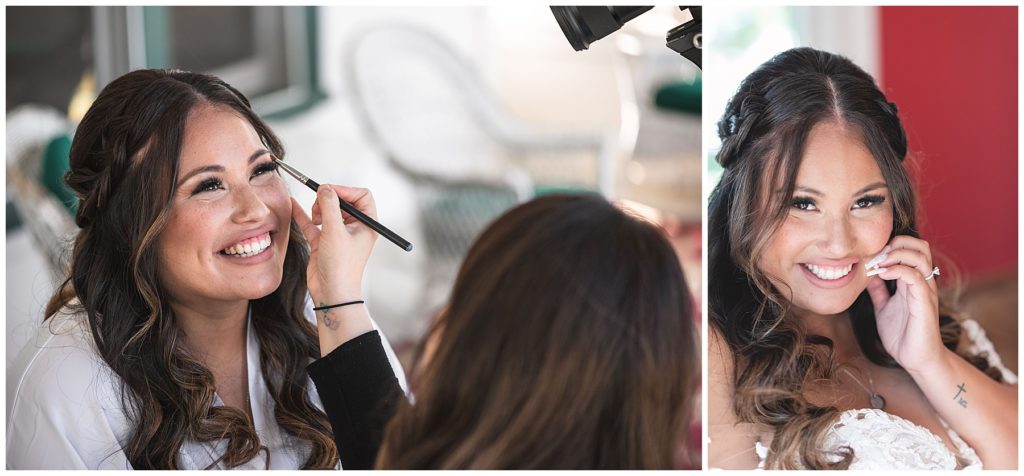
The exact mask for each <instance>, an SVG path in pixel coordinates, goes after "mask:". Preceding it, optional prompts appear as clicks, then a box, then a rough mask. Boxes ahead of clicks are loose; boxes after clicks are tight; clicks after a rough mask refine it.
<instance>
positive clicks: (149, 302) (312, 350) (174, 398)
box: [46, 70, 338, 469]
mask: <svg viewBox="0 0 1024 476" xmlns="http://www.w3.org/2000/svg"><path fill="white" fill-rule="evenodd" d="M201 104H218V105H223V106H226V107H230V108H231V109H233V110H234V111H236V112H237V113H238V114H239V115H240V116H241V117H243V118H245V119H247V120H248V121H249V123H250V124H251V125H252V126H253V128H254V129H255V130H256V132H257V133H258V134H259V137H260V138H261V140H262V141H263V143H264V145H266V147H267V148H268V150H270V151H271V152H272V153H273V154H274V155H275V156H276V157H284V148H283V147H282V145H281V142H280V141H279V140H278V138H277V137H276V136H275V135H274V133H273V132H272V131H271V130H270V128H269V127H267V125H266V124H265V123H264V122H263V121H262V120H261V119H260V118H259V117H258V116H257V115H256V114H255V113H254V112H253V111H252V109H251V107H250V104H249V101H248V99H246V98H245V96H243V95H242V94H241V93H239V92H238V91H237V90H235V89H234V88H232V87H231V86H230V85H228V84H226V83H224V82H223V81H221V80H220V79H218V78H216V77H213V76H209V75H203V74H195V73H188V72H183V71H173V70H139V71H133V72H131V73H128V74H125V75H124V76H121V77H120V78H118V79H116V80H114V81H113V82H111V83H110V84H109V85H108V86H107V87H105V88H104V89H103V91H102V92H101V93H100V94H99V97H97V98H96V101H95V103H94V104H93V105H92V107H91V108H90V109H89V111H88V112H87V113H86V115H85V117H84V118H83V119H82V122H81V124H79V126H78V130H77V131H76V133H75V137H74V140H73V141H72V145H71V170H70V172H68V174H67V175H66V180H67V183H68V184H69V185H70V186H71V188H72V189H73V190H74V191H75V193H76V194H77V195H78V197H79V199H80V204H79V207H78V211H77V213H76V215H75V223H76V224H77V225H78V226H79V227H80V228H81V230H80V231H79V233H78V235H77V236H76V238H75V241H74V247H73V250H72V254H71V258H70V262H69V271H68V277H67V279H66V280H65V281H64V282H63V283H62V284H61V286H60V287H59V289H58V290H57V292H56V293H55V294H54V296H53V297H52V298H51V299H50V302H49V303H48V304H47V307H46V316H47V318H50V317H52V316H53V315H54V314H56V313H57V312H59V311H60V310H61V309H62V308H65V307H67V308H69V310H70V311H73V312H84V313H85V314H86V315H87V316H88V322H89V328H90V330H91V333H92V337H93V339H94V340H95V342H96V347H97V349H98V350H99V354H100V356H101V357H102V358H103V360H104V361H105V362H106V363H107V365H109V366H110V368H111V369H113V371H114V373H116V374H117V375H118V376H119V377H120V378H121V381H122V389H121V395H122V397H121V398H122V402H123V404H124V408H125V409H126V412H127V413H128V418H129V421H130V422H131V425H132V426H131V433H130V435H129V436H128V438H127V440H126V441H124V442H123V449H124V453H125V454H126V455H127V458H128V461H129V462H130V463H131V465H132V466H133V467H134V468H135V469H150V468H154V469H155V468H161V469H176V468H178V465H179V461H178V458H177V457H178V453H179V449H180V448H181V445H182V443H183V442H185V441H188V440H191V441H199V442H205V441H215V440H221V439H226V440H227V449H226V452H225V453H224V454H223V455H221V456H220V459H219V460H218V461H216V462H214V464H211V467H212V466H214V465H215V464H216V463H218V462H223V464H225V465H226V466H228V467H234V466H237V465H239V464H242V463H245V462H247V461H249V460H251V459H252V458H254V457H256V456H257V455H258V454H259V453H260V452H261V450H264V451H265V450H266V448H265V447H264V446H263V444H262V443H261V441H260V439H259V437H258V435H257V434H256V430H255V427H254V426H253V422H252V420H251V419H250V418H249V416H248V415H247V414H246V413H244V412H242V411H239V410H237V409H234V408H230V407H214V406H213V398H214V391H215V387H214V380H213V374H212V373H211V372H210V370H209V369H208V368H206V367H205V366H204V365H203V364H202V362H200V361H199V360H197V359H196V358H194V357H193V356H191V355H190V354H189V353H188V352H186V350H185V349H184V347H183V334H182V330H181V328H180V327H179V325H178V322H177V320H176V319H175V316H174V313H173V311H172V310H171V308H170V307H169V305H168V302H167V299H166V296H165V290H164V289H163V288H162V286H161V283H160V281H159V279H158V278H157V256H156V253H157V252H156V248H155V247H154V244H155V243H156V239H157V237H158V236H159V235H160V232H161V230H162V228H163V226H164V224H165V221H166V218H167V215H168V212H169V210H170V207H171V195H172V189H173V184H174V183H176V182H177V174H178V162H179V155H180V152H181V147H182V141H183V134H184V129H185V122H186V120H187V117H188V114H189V112H190V111H191V110H193V108H195V107H196V106H198V105H201ZM308 260H309V252H308V246H307V244H306V241H305V239H304V238H303V236H302V234H301V232H300V231H299V229H298V227H297V225H296V224H295V223H294V221H293V222H292V225H291V230H290V236H289V242H288V248H287V252H286V255H285V262H284V276H283V279H282V281H281V285H280V286H279V287H278V288H277V289H276V290H275V291H274V292H273V293H271V294H270V295H268V296H265V297H263V298H260V299H257V300H254V301H252V302H251V312H252V327H253V329H254V332H255V334H256V336H257V338H258V339H259V344H260V362H259V364H260V370H261V371H262V373H263V376H264V378H265V380H266V382H267V386H268V389H269V391H270V399H271V400H272V401H273V402H274V416H275V419H276V421H277V423H278V425H280V426H281V428H282V429H283V430H284V431H285V432H286V433H287V434H289V435H291V436H293V437H295V438H298V439H299V440H303V441H306V442H308V443H309V445H310V451H309V454H308V456H307V457H306V460H305V462H304V463H303V468H331V467H334V466H335V464H336V463H337V461H338V453H337V450H336V448H335V446H334V443H333V440H332V438H331V427H330V425H329V423H328V421H327V418H326V416H325V415H324V414H323V412H321V411H319V410H318V409H317V408H316V407H315V406H314V405H313V404H312V403H311V401H310V388H309V386H308V384H307V382H308V380H307V378H308V377H307V373H306V365H308V363H309V362H310V359H314V358H318V357H319V356H320V351H319V341H318V339H317V335H316V329H315V328H314V327H313V326H312V324H310V323H309V322H308V321H307V320H306V319H305V317H304V316H303V305H304V300H305V296H306V264H307V263H308ZM267 454H268V455H269V452H267ZM268 458H269V456H268ZM268 464H269V461H268Z"/></svg>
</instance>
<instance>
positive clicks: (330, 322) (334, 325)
mask: <svg viewBox="0 0 1024 476" xmlns="http://www.w3.org/2000/svg"><path fill="white" fill-rule="evenodd" d="M326 305H327V304H325V303H320V307H323V306H326ZM320 312H322V313H324V325H325V326H327V328H328V329H330V330H332V331H336V330H338V326H339V325H341V323H340V322H338V321H336V320H334V319H332V318H331V314H330V313H331V310H330V309H324V310H322V311H320Z"/></svg>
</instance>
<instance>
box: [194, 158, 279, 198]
mask: <svg viewBox="0 0 1024 476" xmlns="http://www.w3.org/2000/svg"><path fill="white" fill-rule="evenodd" d="M277 168H278V167H277V162H274V161H270V162H267V163H265V164H263V165H260V166H259V167H256V170H254V171H253V172H252V176H253V177H259V176H261V175H263V174H266V173H268V172H274V171H276V170H277ZM220 188H223V183H222V182H221V181H220V179H218V178H208V179H206V180H203V181H202V182H200V183H199V185H197V186H196V188H195V189H194V190H192V195H195V194H198V193H203V192H211V191H213V190H217V189H220Z"/></svg>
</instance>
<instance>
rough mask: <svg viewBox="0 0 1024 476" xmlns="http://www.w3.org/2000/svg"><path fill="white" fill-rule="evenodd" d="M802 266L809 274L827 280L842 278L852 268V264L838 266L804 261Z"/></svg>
mask: <svg viewBox="0 0 1024 476" xmlns="http://www.w3.org/2000/svg"><path fill="white" fill-rule="evenodd" d="M803 266H804V267H805V268H807V270H808V271H810V272H811V274H813V275H815V276H817V277H818V278H820V279H825V280H829V281H833V280H836V279H839V278H842V277H843V276H846V275H847V274H850V270H851V269H853V265H852V264H848V265H846V266H840V267H838V268H835V267H832V266H817V265H813V264H810V263H804V265H803Z"/></svg>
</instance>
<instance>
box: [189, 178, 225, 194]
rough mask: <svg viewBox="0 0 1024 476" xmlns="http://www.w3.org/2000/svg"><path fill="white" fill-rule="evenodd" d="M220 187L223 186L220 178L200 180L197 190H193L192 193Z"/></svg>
mask: <svg viewBox="0 0 1024 476" xmlns="http://www.w3.org/2000/svg"><path fill="white" fill-rule="evenodd" d="M219 188H221V181H220V179H216V178H208V179H206V180H203V181H202V182H200V183H199V185H197V186H196V188H195V190H192V195H195V194H197V193H202V192H210V191H213V190H217V189H219Z"/></svg>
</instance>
